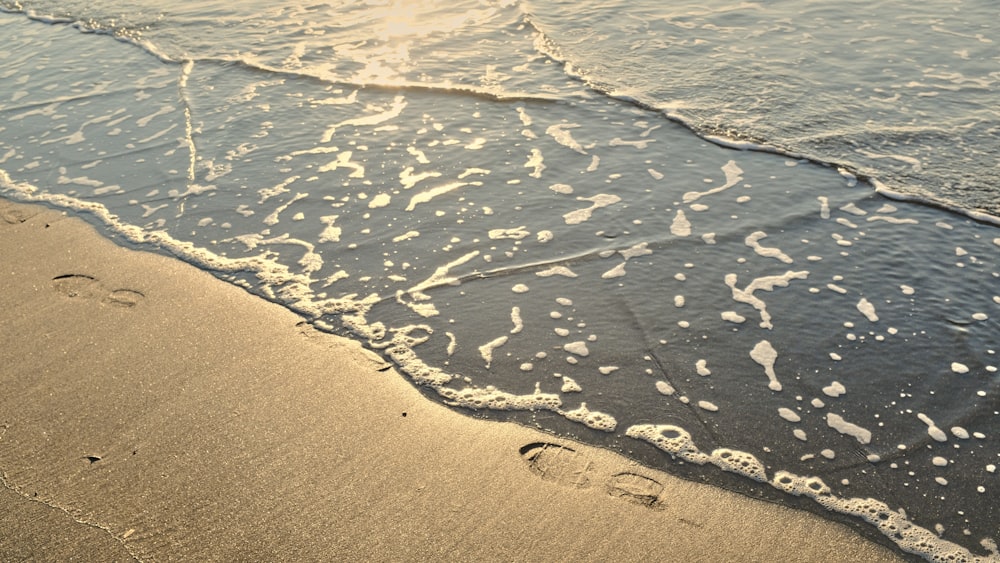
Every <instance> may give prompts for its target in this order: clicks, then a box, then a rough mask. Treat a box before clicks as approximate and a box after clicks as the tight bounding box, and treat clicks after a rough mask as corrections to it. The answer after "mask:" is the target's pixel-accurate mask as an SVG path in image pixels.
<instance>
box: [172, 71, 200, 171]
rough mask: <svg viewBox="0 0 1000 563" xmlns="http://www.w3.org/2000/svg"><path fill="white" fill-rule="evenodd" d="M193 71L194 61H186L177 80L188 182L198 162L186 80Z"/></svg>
mask: <svg viewBox="0 0 1000 563" xmlns="http://www.w3.org/2000/svg"><path fill="white" fill-rule="evenodd" d="M192 70H194V61H193V60H191V59H188V60H186V61H184V63H183V64H182V65H181V75H180V78H178V80H177V90H178V93H179V94H180V98H181V103H182V104H184V140H185V141H186V142H187V147H188V153H189V158H188V182H194V176H195V172H194V171H195V165H196V163H197V162H198V148H197V146H195V143H194V126H193V125H192V124H191V97H190V96H189V95H188V89H187V84H188V78H190V77H191V71H192Z"/></svg>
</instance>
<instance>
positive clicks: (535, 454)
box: [520, 442, 592, 488]
mask: <svg viewBox="0 0 1000 563" xmlns="http://www.w3.org/2000/svg"><path fill="white" fill-rule="evenodd" d="M520 451H521V457H522V458H524V461H526V462H528V469H530V470H531V472H532V473H534V474H536V475H539V476H540V477H541V478H542V479H545V480H546V481H554V482H556V483H559V484H560V485H567V486H570V487H578V488H583V487H587V486H589V485H590V473H592V467H591V463H590V460H588V459H586V458H585V457H584V456H582V455H580V454H578V453H577V452H576V450H574V449H571V448H567V447H565V446H560V445H558V444H547V443H543V442H535V443H532V444H528V445H527V446H524V447H522V448H521V450H520Z"/></svg>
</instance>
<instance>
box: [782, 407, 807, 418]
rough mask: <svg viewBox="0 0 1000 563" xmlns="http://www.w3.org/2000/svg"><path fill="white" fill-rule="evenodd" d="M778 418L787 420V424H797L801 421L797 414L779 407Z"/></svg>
mask: <svg viewBox="0 0 1000 563" xmlns="http://www.w3.org/2000/svg"><path fill="white" fill-rule="evenodd" d="M778 416H780V417H781V418H783V419H785V420H787V421H788V422H799V421H800V420H802V417H800V416H799V415H798V413H796V412H795V411H793V410H792V409H789V408H786V407H781V408H779V409H778Z"/></svg>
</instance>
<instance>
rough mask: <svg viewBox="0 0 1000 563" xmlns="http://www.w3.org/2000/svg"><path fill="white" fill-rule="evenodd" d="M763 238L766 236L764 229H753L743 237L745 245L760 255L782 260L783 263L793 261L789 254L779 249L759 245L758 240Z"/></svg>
mask: <svg viewBox="0 0 1000 563" xmlns="http://www.w3.org/2000/svg"><path fill="white" fill-rule="evenodd" d="M764 238H767V233H765V232H764V231H755V232H753V233H750V234H749V235H747V238H746V239H745V241H744V242H745V244H746V245H747V246H749V247H750V248H752V249H753V251H754V252H756V253H757V254H758V255H760V256H763V257H765V258H774V259H776V260H779V261H781V262H784V263H785V264H791V263H792V262H794V260H792V257H791V256H789V255H787V254H785V253H784V252H782V251H781V250H779V249H777V248H772V247H766V246H763V245H761V244H760V240H761V239H764Z"/></svg>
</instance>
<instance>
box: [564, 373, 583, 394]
mask: <svg viewBox="0 0 1000 563" xmlns="http://www.w3.org/2000/svg"><path fill="white" fill-rule="evenodd" d="M559 390H560V391H561V392H563V393H579V392H580V391H583V388H581V387H580V385H579V384H578V383H577V382H576V381H574V380H573V379H572V378H570V377H568V376H563V378H562V388H561V389H559Z"/></svg>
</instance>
